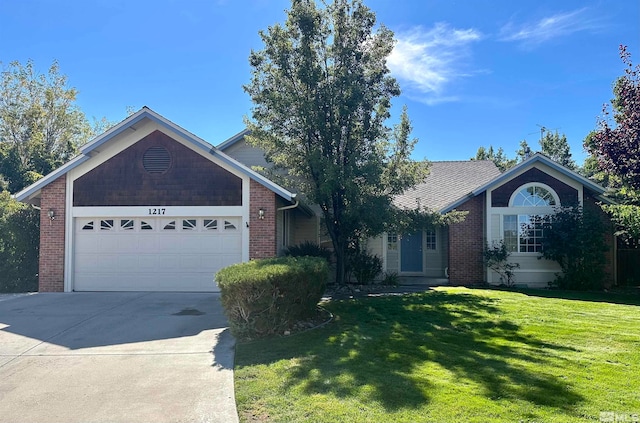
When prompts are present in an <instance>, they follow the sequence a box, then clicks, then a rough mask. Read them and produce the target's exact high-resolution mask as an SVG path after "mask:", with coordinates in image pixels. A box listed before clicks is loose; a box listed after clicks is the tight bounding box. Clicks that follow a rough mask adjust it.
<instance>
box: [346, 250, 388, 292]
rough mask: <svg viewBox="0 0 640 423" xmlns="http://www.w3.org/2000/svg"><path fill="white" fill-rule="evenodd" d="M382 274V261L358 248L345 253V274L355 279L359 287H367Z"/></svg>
mask: <svg viewBox="0 0 640 423" xmlns="http://www.w3.org/2000/svg"><path fill="white" fill-rule="evenodd" d="M380 273H382V259H381V258H380V257H378V256H376V255H374V254H369V252H368V251H366V250H363V249H360V248H359V247H354V248H350V249H349V250H348V251H347V274H348V275H349V278H348V279H350V278H351V275H353V277H355V278H356V281H357V282H358V283H359V284H360V285H369V284H372V283H373V282H374V280H375V279H376V277H378V275H379V274H380Z"/></svg>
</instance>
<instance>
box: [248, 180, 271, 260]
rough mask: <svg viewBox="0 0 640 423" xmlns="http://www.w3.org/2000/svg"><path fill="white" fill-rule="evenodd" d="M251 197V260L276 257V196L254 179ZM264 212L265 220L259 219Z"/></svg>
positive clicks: (251, 186)
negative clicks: (259, 213)
mask: <svg viewBox="0 0 640 423" xmlns="http://www.w3.org/2000/svg"><path fill="white" fill-rule="evenodd" d="M250 189H251V192H250V196H249V215H250V217H249V258H250V259H260V258H267V257H274V256H275V255H276V242H277V240H276V236H277V233H276V213H277V211H276V209H277V207H276V194H275V193H274V192H273V191H271V190H269V189H267V188H265V187H264V186H262V185H260V184H259V183H257V182H256V181H254V180H253V179H252V180H251V185H250ZM260 209H262V210H264V219H259V218H258V212H259V210H260Z"/></svg>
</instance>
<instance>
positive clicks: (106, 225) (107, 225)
mask: <svg viewBox="0 0 640 423" xmlns="http://www.w3.org/2000/svg"><path fill="white" fill-rule="evenodd" d="M112 229H113V219H106V220H101V221H100V230H101V231H110V230H112Z"/></svg>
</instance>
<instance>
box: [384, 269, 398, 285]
mask: <svg viewBox="0 0 640 423" xmlns="http://www.w3.org/2000/svg"><path fill="white" fill-rule="evenodd" d="M381 283H382V285H388V286H398V285H399V284H400V276H398V274H397V273H396V272H384V276H383V278H382V282H381Z"/></svg>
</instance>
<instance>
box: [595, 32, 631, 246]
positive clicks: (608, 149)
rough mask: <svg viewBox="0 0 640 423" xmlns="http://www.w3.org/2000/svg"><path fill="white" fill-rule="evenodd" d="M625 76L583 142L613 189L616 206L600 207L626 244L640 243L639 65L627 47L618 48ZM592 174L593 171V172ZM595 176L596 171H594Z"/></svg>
mask: <svg viewBox="0 0 640 423" xmlns="http://www.w3.org/2000/svg"><path fill="white" fill-rule="evenodd" d="M620 57H621V59H622V62H623V63H624V65H625V71H624V75H623V76H621V77H620V78H618V79H617V80H616V81H615V83H614V86H613V94H614V98H613V99H612V100H611V104H610V105H607V104H605V105H604V107H603V112H604V116H603V117H602V118H601V119H600V120H599V122H598V129H597V130H596V131H595V132H592V133H591V134H589V136H588V137H587V138H586V139H585V148H586V149H587V150H588V151H589V153H590V154H591V156H592V157H593V158H592V159H590V163H591V167H592V168H593V167H594V166H593V162H594V161H597V165H598V168H599V170H600V172H599V174H600V175H601V174H603V173H604V174H605V175H607V178H606V180H605V182H607V183H608V186H609V187H610V188H612V189H613V191H614V194H615V198H616V200H618V202H620V203H623V204H619V205H609V206H603V208H604V209H605V211H607V212H608V213H609V214H610V215H611V217H612V220H613V221H614V222H615V223H616V224H617V225H618V233H617V234H618V235H620V236H621V239H623V240H625V241H626V242H627V243H628V244H629V245H637V244H638V240H640V65H636V66H635V67H634V66H633V63H632V62H631V55H630V53H629V52H628V51H627V48H626V46H622V45H621V46H620ZM592 172H594V171H593V170H592ZM594 173H596V172H594Z"/></svg>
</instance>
